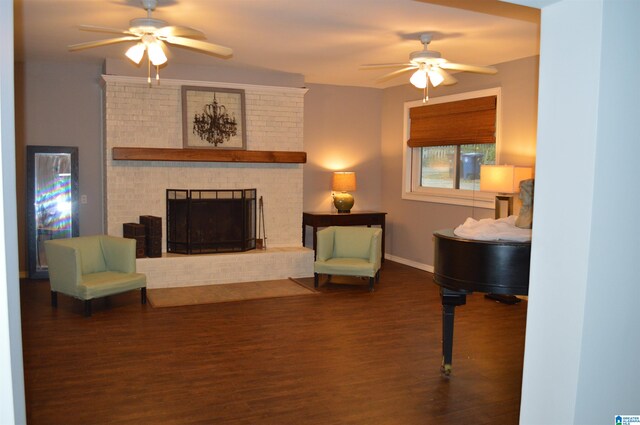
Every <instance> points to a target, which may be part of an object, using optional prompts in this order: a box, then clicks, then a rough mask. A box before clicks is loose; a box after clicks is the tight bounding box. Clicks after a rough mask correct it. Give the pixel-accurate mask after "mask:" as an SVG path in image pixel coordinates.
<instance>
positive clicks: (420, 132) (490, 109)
mask: <svg viewBox="0 0 640 425" xmlns="http://www.w3.org/2000/svg"><path fill="white" fill-rule="evenodd" d="M409 117H410V118H411V130H410V132H409V141H408V142H407V144H408V145H409V146H410V147H412V148H417V147H425V146H443V145H463V144H470V143H495V142H496V96H487V97H478V98H475V99H466V100H460V101H457V102H447V103H438V104H435V105H425V106H419V107H416V108H411V109H410V111H409Z"/></svg>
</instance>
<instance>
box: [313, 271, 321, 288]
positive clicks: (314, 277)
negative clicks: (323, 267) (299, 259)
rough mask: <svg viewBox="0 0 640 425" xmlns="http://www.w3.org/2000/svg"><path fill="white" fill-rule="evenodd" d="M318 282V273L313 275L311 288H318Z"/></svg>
mask: <svg viewBox="0 0 640 425" xmlns="http://www.w3.org/2000/svg"><path fill="white" fill-rule="evenodd" d="M319 280H320V276H319V275H318V273H314V274H313V287H314V288H317V287H318V281H319Z"/></svg>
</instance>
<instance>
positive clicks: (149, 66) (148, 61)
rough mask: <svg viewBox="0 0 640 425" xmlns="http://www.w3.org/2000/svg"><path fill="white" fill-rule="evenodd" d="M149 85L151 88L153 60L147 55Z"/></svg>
mask: <svg viewBox="0 0 640 425" xmlns="http://www.w3.org/2000/svg"><path fill="white" fill-rule="evenodd" d="M147 84H149V87H151V59H149V55H147Z"/></svg>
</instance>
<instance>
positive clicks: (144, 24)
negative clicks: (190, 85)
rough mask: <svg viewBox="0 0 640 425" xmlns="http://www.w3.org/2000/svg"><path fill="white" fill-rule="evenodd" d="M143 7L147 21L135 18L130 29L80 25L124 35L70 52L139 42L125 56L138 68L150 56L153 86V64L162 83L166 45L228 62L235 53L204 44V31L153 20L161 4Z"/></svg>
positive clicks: (150, 0)
mask: <svg viewBox="0 0 640 425" xmlns="http://www.w3.org/2000/svg"><path fill="white" fill-rule="evenodd" d="M140 1H141V3H142V6H143V7H144V9H145V10H146V11H147V17H146V18H135V19H132V20H131V21H129V29H128V30H121V29H118V28H109V27H101V26H96V25H80V26H79V28H80V29H81V30H84V31H95V32H106V33H112V34H122V36H120V37H115V38H107V39H104V40H98V41H89V42H86V43H78V44H72V45H70V46H67V47H68V49H69V50H70V51H72V52H73V51H76V50H82V49H90V48H93V47H101V46H106V45H109V44H115V43H122V42H127V41H137V43H136V44H135V45H133V46H132V47H130V48H129V49H128V50H127V52H126V56H127V57H128V58H129V59H131V60H132V61H133V62H134V63H135V64H136V65H137V64H139V63H140V61H141V60H142V57H143V56H144V53H145V52H147V58H148V64H149V75H148V81H149V83H151V76H150V72H151V71H150V68H151V64H153V65H154V66H155V67H156V79H157V80H158V79H159V76H158V73H157V67H159V66H160V65H162V64H164V63H166V62H167V56H166V53H165V50H166V49H167V46H166V44H165V43H168V44H173V45H176V46H183V47H188V48H191V49H194V50H199V51H201V52H205V53H210V54H213V55H217V56H222V57H224V58H228V57H230V56H231V55H232V54H233V50H232V49H230V48H229V47H224V46H220V45H217V44H212V43H207V42H206V41H202V39H204V38H206V37H205V35H204V33H203V32H202V31H199V30H197V29H194V28H190V27H184V26H177V25H169V24H168V23H167V22H166V21H163V20H161V19H155V18H152V17H151V12H152V11H153V10H155V8H156V6H157V5H158V0H140Z"/></svg>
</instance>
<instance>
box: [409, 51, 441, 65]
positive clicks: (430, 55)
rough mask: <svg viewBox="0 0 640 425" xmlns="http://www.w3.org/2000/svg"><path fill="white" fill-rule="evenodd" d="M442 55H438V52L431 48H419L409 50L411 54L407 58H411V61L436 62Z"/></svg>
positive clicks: (418, 62)
mask: <svg viewBox="0 0 640 425" xmlns="http://www.w3.org/2000/svg"><path fill="white" fill-rule="evenodd" d="M441 56H442V55H440V52H435V51H433V50H419V51H417V52H411V54H410V55H409V60H411V62H412V63H417V64H420V63H434V62H435V63H437V62H441V61H438V60H437V59H440V57H441Z"/></svg>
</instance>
